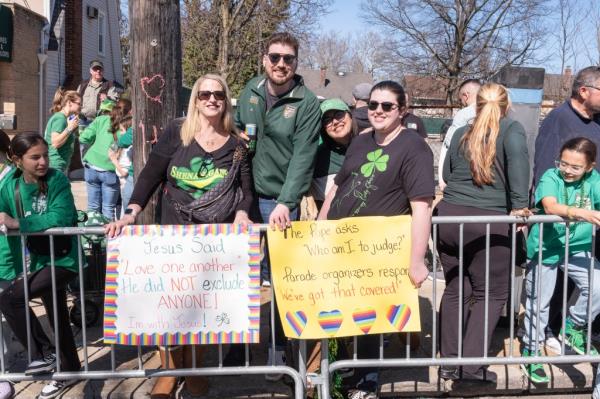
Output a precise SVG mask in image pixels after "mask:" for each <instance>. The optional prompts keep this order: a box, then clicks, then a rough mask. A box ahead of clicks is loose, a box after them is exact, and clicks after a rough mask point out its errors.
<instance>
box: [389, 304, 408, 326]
mask: <svg viewBox="0 0 600 399" xmlns="http://www.w3.org/2000/svg"><path fill="white" fill-rule="evenodd" d="M386 317H387V319H388V321H389V322H390V324H391V325H392V326H394V328H395V329H396V330H398V331H402V329H403V328H404V326H406V323H408V320H409V319H410V308H409V307H408V305H390V307H389V308H388V310H387V312H386Z"/></svg>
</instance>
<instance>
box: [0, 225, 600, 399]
mask: <svg viewBox="0 0 600 399" xmlns="http://www.w3.org/2000/svg"><path fill="white" fill-rule="evenodd" d="M474 223H475V224H484V225H485V226H486V232H487V234H486V240H485V245H486V254H487V256H486V262H485V268H486V282H485V286H486V292H485V308H486V311H485V320H484V329H485V330H484V335H485V336H487V328H488V327H487V319H488V310H487V308H488V303H489V292H488V291H489V284H490V281H489V267H490V264H489V248H490V225H491V224H497V223H501V224H506V225H507V226H508V225H511V226H512V232H513V235H512V245H511V247H512V250H511V262H510V263H511V270H510V274H511V276H512V278H511V284H510V294H509V303H511V304H512V303H514V302H515V300H516V298H515V292H516V287H515V279H514V275H515V267H516V266H515V248H516V247H515V234H514V233H515V232H516V230H517V224H521V223H527V224H532V223H540V224H544V223H564V224H565V225H566V234H567V237H568V235H569V229H570V226H571V224H572V222H570V221H568V220H564V219H562V218H560V217H557V216H532V217H530V218H527V219H524V218H520V217H513V216H464V217H434V218H433V228H432V229H433V230H432V236H433V253H434V256H433V279H432V284H433V290H432V296H431V298H427V299H429V300H431V303H432V311H431V315H430V317H431V318H432V319H431V320H432V331H431V356H429V357H419V358H413V357H411V342H410V334H407V338H406V347H405V351H406V353H405V357H403V358H386V357H385V356H384V336H383V335H380V337H379V338H380V339H379V358H378V359H359V358H358V356H357V345H356V343H357V339H356V337H354V352H353V354H352V358H351V359H346V360H337V361H334V362H332V363H331V364H330V363H329V361H328V353H327V348H328V340H327V339H323V340H322V341H321V343H322V344H321V362H320V372H319V374H317V375H313V376H312V378H311V382H312V383H313V385H315V386H316V387H317V388H318V389H319V393H320V396H319V397H320V398H324V399H328V398H329V397H330V388H331V386H330V381H331V378H332V376H333V373H334V372H335V371H338V370H340V369H344V368H365V367H379V368H407V367H428V366H442V365H454V366H462V365H476V364H486V365H496V364H498V365H510V364H529V363H556V364H565V363H580V362H598V361H600V356H593V355H589V351H590V347H591V328H588V331H587V353H588V354H587V355H565V354H564V353H565V348H564V335H563V343H562V346H563V347H562V354H561V355H559V356H553V357H546V356H532V357H526V358H523V357H520V356H513V349H514V348H513V345H514V339H515V320H514V317H509V322H510V325H509V337H508V338H509V350H508V352H509V356H506V357H488V355H487V353H488V351H487V349H488V345H489V343H488V342H486V343H485V344H486V345H485V348H484V351H483V353H484V356H483V357H480V358H475V357H468V358H467V357H463V356H462V355H460V354H461V353H462V338H463V333H464V331H463V328H462V323H458V326H459V327H458V328H459V331H458V336H459V340H458V353H459V356H458V357H456V358H440V357H439V356H438V344H437V341H438V337H437V318H438V310H437V306H436V304H437V292H436V288H437V276H436V274H437V273H439V272H438V271H437V269H438V265H437V258H436V256H435V254H436V252H437V248H436V245H437V243H436V241H437V235H438V226H439V225H441V224H457V225H458V226H459V232H460V237H459V241H460V245H459V247H460V248H459V281H460V283H459V298H460V299H461V300H462V299H463V296H464V292H463V286H462V285H463V284H462V280H463V273H464V270H463V262H464V258H465V254H464V235H463V234H464V226H465V225H466V224H474ZM265 228H266V226H261V229H263V230H264V229H265ZM8 234H9V235H20V233H19V232H14V231H13V232H9V233H8ZM83 234H87V235H89V234H104V230H103V228H102V227H87V228H79V227H73V228H54V229H50V230H48V231H46V232H42V233H32V234H28V235H31V236H39V235H49V236H50V243H51V248H52V249H51V264H50V267H51V270H52V286H53V288H54V289H53V309H54V312H55V313H56V310H57V306H56V305H57V302H56V301H57V298H56V289H55V288H56V280H55V267H56V266H55V256H54V249H53V246H52V243H53V237H54V236H57V235H76V236H77V243H78V261H79V283H80V284H79V298H78V300H79V301H80V302H81V303H80V306H81V317H82V331H81V333H82V340H83V345H82V346H83V347H82V348H81V349H82V352H83V370H82V371H77V372H65V371H63V370H62V369H61V364H60V356H57V366H56V372H54V373H52V374H46V375H41V376H27V375H25V374H24V373H22V372H21V373H16V372H9V371H8V370H7V367H6V360H5V357H4V350H3V349H4V348H2V350H0V352H2V353H0V355H1V357H0V371H1V372H2V375H1V379H3V380H9V381H25V380H50V379H52V380H65V379H80V380H86V379H109V378H148V377H160V376H180V377H184V376H225V375H258V374H275V373H279V374H285V375H287V376H289V377H290V378H291V379H292V380H293V383H294V393H293V395H294V397H295V398H296V399H299V398H303V397H304V395H305V393H304V392H305V388H306V383H307V376H306V374H307V373H306V366H307V364H306V359H307V357H306V341H299V350H298V359H299V366H298V370H296V369H294V368H292V367H289V366H275V365H265V366H251V365H250V360H249V358H250V346H249V344H245V363H244V366H240V367H224V366H223V347H222V345H221V344H219V345H218V366H217V367H197V364H196V358H195V357H196V356H195V351H192V368H187V369H183V368H182V369H145V368H144V364H143V361H142V347H141V345H138V347H137V368H136V369H135V370H119V369H118V366H119V365H118V364H117V362H116V356H115V352H116V350H117V346H116V345H111V346H110V369H107V370H90V361H89V353H88V334H87V331H86V330H87V328H86V323H85V313H86V312H85V302H84V298H85V289H84V284H83V283H84V282H83V254H82V250H81V235H83ZM542 235H543V229H540V249H541V242H542V238H543V236H542ZM20 237H21V244H22V248H23V250H22V256H23V261H24V262H25V255H26V251H25V236H24V235H20ZM595 240H596V234H595V229H594V234H593V237H592V241H593V242H592V251H593V248H594V246H595V245H594V244H595ZM540 252H541V251H540ZM568 253H569V251H568V240H567V243H566V246H565V256H566V258H565V266H564V268H565V278H564V280H563V282H562V284H563V286H564V287H565V288H566V284H567V273H566V272H567V270H568ZM594 255H595V254H594V253H592V262H591V265H590V267H591V270H590V273H591V276H592V279H591V280H592V282H593V273H594V263H593V259H594ZM25 267H26V265H25V263H24V270H26V269H25ZM538 267H541V255H540V262H539V265H538ZM537 276H538V280H539V273H538V274H537ZM23 279H24V283H25V286H26V287H27V279H28V274H27V273H24V275H23ZM540 284H541V282H540V281H537V286H538V288H539V287H540ZM590 292H593V284H591V285H590ZM273 295H274V294H273V290H272V291H271V304H270V306H271V317H270V322H269V324H270V327H271V332H272V340H271V342H270V344H269V345H270V347H271V348H272V349H273V350H274V349H275V312H276V309H274V301H273ZM566 295H567V294H566V290H565V292H564V294H563V306H562V315H563V331H564V327H565V326H564V316H565V315H566V310H567V308H566V304H567V298H566ZM29 299H30V298H29V292H28V290H27V289H26V290H25V301H26V303H29ZM537 302H538V306H537V308H538V309H539V295H538V299H537ZM591 305H592V295H591V294H590V296H589V298H588V308H587V310H588V320H587V321H588V323H587V324H588V326H590V325H591V322H592V320H591ZM511 308H512V307H511ZM27 309H28V308H27V307H26V310H27ZM511 316H512V315H511ZM422 317H427V316H425V315H424V313H422ZM462 318H463V314H462V307H459V318H458V319H459V320H462ZM25 319H26V325H27V330H28V337H27V344H28V356H27V357H28V361H29V362H31V360H32V359H31V347H32V346H31V344H32V340H31V329H30V315H29V312H28V311H26V314H25ZM60 327H61V326H59V325H58V322H57V318H54V329H55V331H58V329H59V328H60ZM62 327H63V328H64V326H62ZM538 327H539V318H538ZM537 330H539V328H537V329H536V331H537ZM3 334H4V332H3V331H2V325H1V324H0V340H1V341H3ZM563 334H564V333H563ZM54 344H55V347H56V354H58V353H59V350H60V347H59V340H58V335H57V334H55V342H54ZM536 345H537V344H536ZM536 349H537V348H536Z"/></svg>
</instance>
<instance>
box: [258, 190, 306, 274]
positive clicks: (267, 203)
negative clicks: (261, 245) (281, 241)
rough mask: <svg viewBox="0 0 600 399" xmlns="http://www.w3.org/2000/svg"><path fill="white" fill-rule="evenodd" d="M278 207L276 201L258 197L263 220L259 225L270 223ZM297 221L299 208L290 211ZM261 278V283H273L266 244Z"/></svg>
mask: <svg viewBox="0 0 600 399" xmlns="http://www.w3.org/2000/svg"><path fill="white" fill-rule="evenodd" d="M276 206H277V200H276V199H272V198H264V197H258V210H259V212H260V217H261V219H262V220H260V221H259V223H269V216H271V212H273V210H274V209H275V207H276ZM296 219H298V208H294V209H290V220H296ZM265 237H266V235H265ZM265 241H266V238H265ZM260 277H261V281H265V280H266V281H271V271H270V270H269V247H268V245H266V244H265V251H264V256H263V257H262V259H261V261H260Z"/></svg>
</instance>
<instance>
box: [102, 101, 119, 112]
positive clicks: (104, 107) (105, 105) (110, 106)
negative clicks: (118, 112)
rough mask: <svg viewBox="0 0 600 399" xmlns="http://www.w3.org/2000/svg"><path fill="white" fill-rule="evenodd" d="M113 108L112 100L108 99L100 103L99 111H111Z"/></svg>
mask: <svg viewBox="0 0 600 399" xmlns="http://www.w3.org/2000/svg"><path fill="white" fill-rule="evenodd" d="M114 107H115V102H114V101H113V100H110V99H108V98H107V99H105V100H104V101H102V102H101V103H100V111H108V112H110V111H112V109H113V108H114Z"/></svg>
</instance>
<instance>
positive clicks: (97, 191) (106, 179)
mask: <svg viewBox="0 0 600 399" xmlns="http://www.w3.org/2000/svg"><path fill="white" fill-rule="evenodd" d="M84 176H85V183H86V186H87V197H88V198H87V200H88V210H90V211H96V212H101V213H102V214H103V215H104V216H105V217H106V218H108V219H109V220H114V219H115V208H116V206H117V201H118V199H119V194H120V185H119V177H118V176H117V174H116V173H115V172H110V171H99V170H96V169H92V168H90V167H88V166H86V167H85V174H84Z"/></svg>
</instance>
